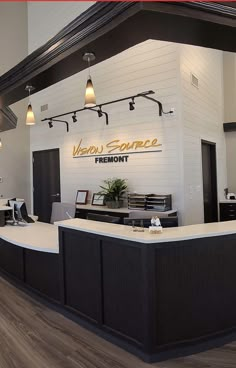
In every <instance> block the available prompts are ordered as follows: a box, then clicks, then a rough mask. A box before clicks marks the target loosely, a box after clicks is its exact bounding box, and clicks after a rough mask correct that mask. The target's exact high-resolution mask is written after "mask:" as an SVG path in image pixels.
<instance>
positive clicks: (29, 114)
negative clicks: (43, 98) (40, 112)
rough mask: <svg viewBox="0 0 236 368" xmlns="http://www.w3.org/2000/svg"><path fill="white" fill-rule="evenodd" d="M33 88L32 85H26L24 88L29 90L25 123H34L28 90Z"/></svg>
mask: <svg viewBox="0 0 236 368" xmlns="http://www.w3.org/2000/svg"><path fill="white" fill-rule="evenodd" d="M33 89H34V87H32V86H28V85H27V86H26V87H25V90H26V91H28V92H29V104H28V108H27V114H26V125H34V124H35V117H34V112H33V109H32V105H31V102H30V92H31V91H32V90H33Z"/></svg>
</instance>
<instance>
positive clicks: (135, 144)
mask: <svg viewBox="0 0 236 368" xmlns="http://www.w3.org/2000/svg"><path fill="white" fill-rule="evenodd" d="M160 146H161V144H160V143H158V139H157V138H154V139H152V140H151V139H146V140H139V141H132V142H121V141H120V139H115V140H113V141H111V142H108V143H107V144H106V146H105V148H106V152H105V153H108V154H110V153H112V152H116V153H118V152H127V151H130V150H135V151H136V150H139V149H142V148H143V149H144V150H142V151H141V152H145V149H149V148H155V147H160ZM103 152H104V147H103V145H101V146H94V145H92V146H89V147H82V139H81V140H80V142H79V144H78V145H77V146H74V147H73V157H75V156H83V155H91V156H92V155H98V154H101V153H103Z"/></svg>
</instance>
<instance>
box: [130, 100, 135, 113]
mask: <svg viewBox="0 0 236 368" xmlns="http://www.w3.org/2000/svg"><path fill="white" fill-rule="evenodd" d="M134 105H135V102H134V98H132V101H131V102H129V110H130V111H133V110H134V109H135V107H134Z"/></svg>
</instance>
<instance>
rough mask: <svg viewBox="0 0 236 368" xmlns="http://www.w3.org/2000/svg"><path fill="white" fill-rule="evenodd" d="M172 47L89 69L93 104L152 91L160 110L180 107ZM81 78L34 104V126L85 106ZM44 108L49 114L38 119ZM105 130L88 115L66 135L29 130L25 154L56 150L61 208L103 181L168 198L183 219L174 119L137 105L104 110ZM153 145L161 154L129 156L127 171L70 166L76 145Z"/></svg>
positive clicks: (78, 162) (80, 163) (151, 48)
mask: <svg viewBox="0 0 236 368" xmlns="http://www.w3.org/2000/svg"><path fill="white" fill-rule="evenodd" d="M177 55H178V47H177V45H175V44H172V43H167V42H161V41H152V40H149V41H146V42H144V43H141V44H139V45H137V46H135V47H132V48H130V49H129V50H126V51H125V52H122V53H120V54H119V55H117V56H114V57H113V58H111V59H109V60H106V61H104V62H103V63H100V64H98V65H95V66H94V67H92V70H91V73H92V76H93V82H94V87H95V90H96V95H97V102H105V101H107V100H111V99H117V98H120V97H124V96H129V95H132V94H136V93H138V92H142V91H146V90H149V89H153V90H154V91H155V92H156V97H157V98H158V99H159V100H160V101H161V102H162V103H163V106H164V109H165V110H169V109H170V108H171V107H175V108H176V107H177V106H178V83H179V79H178V76H177V74H178V58H177ZM86 77H87V71H83V72H80V73H78V74H76V75H74V76H72V77H70V78H68V79H66V80H64V81H62V82H60V83H57V84H56V85H54V86H51V87H50V88H48V89H47V90H45V91H42V92H39V93H37V94H36V95H34V96H33V99H32V102H33V106H34V110H35V113H36V116H37V120H38V122H39V121H40V120H41V119H42V118H43V117H45V116H52V115H55V114H59V113H61V112H66V111H71V110H73V109H76V108H79V107H80V106H83V103H84V90H85V83H86ZM46 103H48V105H49V111H47V112H46V113H44V114H42V113H40V106H41V105H44V104H46ZM106 111H107V112H108V113H109V120H110V123H109V126H108V127H107V126H105V122H104V119H103V118H101V119H99V118H98V117H97V115H96V114H93V113H92V112H84V113H81V114H80V115H78V120H79V122H78V123H76V124H72V123H71V124H70V132H69V133H68V134H66V133H65V127H64V126H63V125H61V124H60V125H59V124H58V126H56V127H54V128H52V129H49V128H48V125H47V124H45V123H40V122H39V123H38V125H37V126H35V127H33V128H32V129H31V150H32V151H35V150H42V149H48V148H55V147H59V148H60V153H61V185H62V188H61V189H62V200H63V201H74V198H75V193H76V190H77V189H79V188H80V189H89V190H90V191H91V193H92V192H96V191H98V190H99V185H100V184H102V180H103V179H105V178H108V177H114V176H118V177H121V178H127V180H128V184H129V189H130V190H131V191H134V190H135V191H137V192H152V193H172V195H173V204H174V206H175V207H177V208H178V209H180V212H181V195H180V193H179V190H180V186H181V185H180V176H179V171H180V160H179V154H178V151H179V143H178V140H177V139H176V137H177V135H178V134H179V133H178V131H179V130H178V111H177V112H176V116H175V117H171V118H170V117H168V116H165V117H163V118H160V117H159V116H158V107H157V105H156V104H155V103H153V102H151V101H147V100H144V99H141V98H140V99H137V100H136V104H135V110H134V111H132V112H130V111H129V108H128V102H121V103H119V104H115V105H111V106H107V108H106ZM152 137H153V138H155V137H157V138H158V139H159V140H160V143H162V144H163V147H162V148H163V152H161V153H149V154H146V155H145V154H143V155H130V157H129V161H128V163H117V164H95V163H94V158H84V159H73V158H72V149H73V146H74V145H76V144H78V142H79V141H80V139H81V138H83V142H84V144H85V145H90V144H95V145H96V144H98V145H100V144H101V143H105V142H108V141H111V140H113V139H120V140H122V141H132V140H135V139H146V138H152Z"/></svg>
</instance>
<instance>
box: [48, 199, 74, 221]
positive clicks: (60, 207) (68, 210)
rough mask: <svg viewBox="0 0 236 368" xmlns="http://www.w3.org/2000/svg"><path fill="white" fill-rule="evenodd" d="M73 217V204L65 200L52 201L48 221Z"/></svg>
mask: <svg viewBox="0 0 236 368" xmlns="http://www.w3.org/2000/svg"><path fill="white" fill-rule="evenodd" d="M71 217H72V218H74V217H75V204H73V203H65V202H53V203H52V212H51V220H50V223H51V224H54V222H55V221H63V220H68V219H69V218H71Z"/></svg>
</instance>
